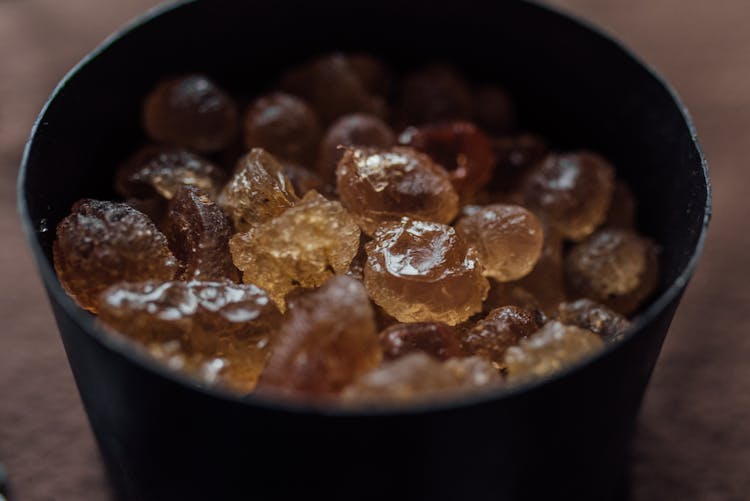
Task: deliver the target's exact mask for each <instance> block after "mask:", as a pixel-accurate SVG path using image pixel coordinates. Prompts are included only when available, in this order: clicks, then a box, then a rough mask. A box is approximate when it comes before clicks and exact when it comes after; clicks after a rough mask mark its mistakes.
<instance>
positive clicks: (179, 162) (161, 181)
mask: <svg viewBox="0 0 750 501" xmlns="http://www.w3.org/2000/svg"><path fill="white" fill-rule="evenodd" d="M225 181H226V174H225V173H224V171H223V170H221V169H220V168H219V167H217V166H216V165H214V164H212V163H211V162H209V161H208V160H206V159H205V158H202V157H200V156H198V155H195V154H193V153H190V152H189V151H187V150H183V149H179V148H170V147H161V146H147V147H145V148H142V149H140V150H139V151H137V152H136V153H135V154H134V155H133V156H131V157H130V158H129V159H128V160H127V161H126V162H125V163H124V164H123V165H122V166H121V167H120V168H119V169H118V171H117V177H116V179H115V188H116V189H117V192H118V193H119V194H120V195H122V196H123V197H125V198H131V197H132V198H139V199H150V198H154V197H156V196H160V197H163V198H165V199H167V200H170V199H171V198H172V197H173V196H174V194H175V192H177V190H178V189H179V188H180V187H181V186H195V187H197V188H200V189H202V190H204V191H205V192H206V193H207V194H208V196H210V197H211V198H213V199H215V198H216V196H217V195H218V194H219V191H221V187H222V186H223V185H224V182H225Z"/></svg>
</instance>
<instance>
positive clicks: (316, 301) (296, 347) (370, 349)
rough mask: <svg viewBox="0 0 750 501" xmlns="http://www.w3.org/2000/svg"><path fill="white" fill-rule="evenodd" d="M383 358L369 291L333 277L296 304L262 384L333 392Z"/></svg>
mask: <svg viewBox="0 0 750 501" xmlns="http://www.w3.org/2000/svg"><path fill="white" fill-rule="evenodd" d="M381 359H382V351H381V349H380V343H379V340H378V336H377V334H376V332H375V320H374V318H373V311H372V306H371V304H370V300H369V299H368V298H367V291H365V288H364V287H363V286H362V284H361V283H360V282H359V281H357V280H354V279H353V278H350V277H345V276H337V277H334V278H331V279H330V280H329V281H328V282H326V283H325V284H324V285H323V286H322V287H321V288H320V289H318V290H316V291H313V292H310V293H308V294H305V295H303V296H301V297H299V298H298V299H297V300H296V301H295V302H294V307H293V308H291V309H290V310H289V313H287V315H286V317H285V318H284V322H283V324H282V326H281V330H280V332H279V336H278V338H277V340H276V342H275V344H274V346H273V349H272V352H271V356H270V358H269V360H268V364H267V366H266V369H265V371H264V372H263V374H262V375H261V381H260V384H261V385H262V387H263V389H264V391H265V390H271V391H273V390H275V391H277V392H281V393H284V392H292V393H302V394H307V395H310V396H315V395H327V394H335V393H338V392H339V391H341V390H342V389H343V388H344V387H345V386H347V385H349V384H351V383H352V382H353V381H354V380H355V379H356V378H358V377H359V376H361V375H363V374H365V373H367V372H369V371H370V370H372V369H374V368H375V367H377V366H378V364H380V361H381Z"/></svg>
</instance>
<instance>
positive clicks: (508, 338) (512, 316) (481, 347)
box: [461, 306, 541, 369]
mask: <svg viewBox="0 0 750 501" xmlns="http://www.w3.org/2000/svg"><path fill="white" fill-rule="evenodd" d="M540 327H541V325H540V324H539V323H538V321H537V316H536V315H535V314H534V313H533V312H531V311H529V310H525V309H523V308H519V307H518V306H503V307H500V308H497V309H495V310H492V311H491V312H490V313H489V314H488V315H487V316H486V317H485V318H484V319H482V320H480V321H479V322H477V324H476V325H475V326H474V328H472V329H470V330H469V331H468V332H466V333H465V334H464V336H463V339H462V340H461V345H462V346H463V349H464V351H465V352H466V353H468V354H470V355H476V356H479V357H482V358H484V359H487V360H489V361H490V362H491V363H492V365H493V366H495V367H496V368H497V369H502V368H503V367H504V360H503V357H504V355H505V351H506V350H507V349H508V348H509V347H511V346H513V345H516V344H518V343H519V342H520V341H521V340H522V339H525V338H527V337H529V336H530V335H531V334H533V333H534V332H536V331H538V330H539V328H540Z"/></svg>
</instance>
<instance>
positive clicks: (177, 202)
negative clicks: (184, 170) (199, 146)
mask: <svg viewBox="0 0 750 501" xmlns="http://www.w3.org/2000/svg"><path fill="white" fill-rule="evenodd" d="M164 232H165V234H166V236H167V239H168V240H169V247H170V248H171V249H172V252H174V255H175V256H176V257H177V259H178V260H179V261H180V263H181V264H182V266H181V272H180V276H181V278H182V279H184V280H190V279H195V280H223V279H229V280H232V281H235V282H236V281H239V272H238V270H237V268H235V266H234V263H232V256H231V254H230V253H229V239H230V238H231V237H232V234H233V231H232V223H231V222H230V221H229V219H227V216H226V215H225V214H224V212H222V210H221V209H220V208H219V206H218V205H216V203H215V202H214V201H213V200H212V199H211V198H210V197H209V196H208V195H207V194H206V193H205V192H204V191H202V190H199V189H198V188H195V187H192V186H185V187H182V188H180V189H179V190H178V191H177V192H176V194H175V196H174V198H173V199H172V200H171V201H170V203H169V211H168V212H167V217H166V222H165V229H164Z"/></svg>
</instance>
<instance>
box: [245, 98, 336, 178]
mask: <svg viewBox="0 0 750 501" xmlns="http://www.w3.org/2000/svg"><path fill="white" fill-rule="evenodd" d="M321 134H322V132H321V126H320V123H319V121H318V117H317V115H316V113H315V111H314V110H313V109H312V108H311V107H310V106H309V105H308V104H307V103H306V102H305V101H303V100H302V99H300V98H298V97H296V96H293V95H291V94H285V93H283V92H274V93H272V94H267V95H265V96H261V97H259V98H257V99H256V100H255V101H253V102H252V104H251V105H250V108H248V110H247V113H246V114H245V131H244V142H245V146H246V147H247V148H263V149H265V150H266V151H268V152H269V153H271V154H273V155H275V156H276V157H278V158H280V159H282V160H289V161H294V162H300V163H303V164H306V165H310V164H311V163H312V162H313V160H314V159H315V158H316V157H317V153H318V145H319V144H320V137H321Z"/></svg>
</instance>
